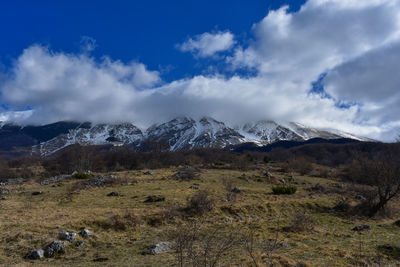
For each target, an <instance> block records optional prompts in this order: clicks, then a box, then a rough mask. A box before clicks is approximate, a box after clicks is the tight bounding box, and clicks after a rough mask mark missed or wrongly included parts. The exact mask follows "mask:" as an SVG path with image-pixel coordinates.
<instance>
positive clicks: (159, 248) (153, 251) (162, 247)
mask: <svg viewBox="0 0 400 267" xmlns="http://www.w3.org/2000/svg"><path fill="white" fill-rule="evenodd" d="M171 249H172V245H171V243H169V242H158V243H157V244H155V245H153V246H151V247H149V248H148V249H147V250H146V251H145V253H144V254H150V255H157V254H161V253H165V252H167V251H169V250H171Z"/></svg>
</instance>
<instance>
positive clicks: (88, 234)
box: [79, 228, 93, 238]
mask: <svg viewBox="0 0 400 267" xmlns="http://www.w3.org/2000/svg"><path fill="white" fill-rule="evenodd" d="M79 235H80V236H81V237H83V238H90V237H92V236H93V233H92V231H89V230H88V229H86V228H82V229H81V230H80V231H79Z"/></svg>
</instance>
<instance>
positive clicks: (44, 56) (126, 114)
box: [2, 45, 160, 123]
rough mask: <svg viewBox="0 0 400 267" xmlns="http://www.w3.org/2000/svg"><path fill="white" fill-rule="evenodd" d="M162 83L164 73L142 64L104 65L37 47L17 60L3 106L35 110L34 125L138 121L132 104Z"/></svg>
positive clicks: (4, 89) (4, 88)
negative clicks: (57, 122) (88, 121)
mask: <svg viewBox="0 0 400 267" xmlns="http://www.w3.org/2000/svg"><path fill="white" fill-rule="evenodd" d="M159 81H160V78H159V75H158V72H157V71H149V70H147V69H146V67H145V66H144V65H143V64H141V63H136V62H134V63H130V64H124V63H122V62H120V61H112V60H111V59H109V58H104V59H103V60H102V61H101V62H99V63H98V62H96V61H95V60H94V59H92V58H90V57H88V56H87V55H84V54H82V55H73V54H65V53H54V52H51V51H50V50H49V49H47V48H45V47H42V46H38V45H34V46H31V47H29V48H28V49H25V50H24V52H23V53H22V54H21V56H20V57H19V58H18V59H17V60H16V62H15V64H14V68H13V70H12V72H11V74H10V77H9V79H8V80H6V82H5V83H4V84H3V85H2V100H3V101H5V102H6V103H10V104H11V105H12V106H13V107H14V108H20V109H22V108H26V107H32V108H33V112H32V116H31V117H30V118H29V120H30V121H31V122H38V123H40V122H48V121H56V120H82V119H83V120H92V121H99V120H100V119H101V120H105V121H112V120H132V119H134V116H133V115H134V114H132V113H133V112H134V111H133V110H132V109H131V105H132V102H133V101H134V100H135V99H137V98H140V95H141V94H143V93H141V89H143V88H148V87H152V86H154V85H155V84H157V83H158V82H159Z"/></svg>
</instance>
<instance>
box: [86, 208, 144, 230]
mask: <svg viewBox="0 0 400 267" xmlns="http://www.w3.org/2000/svg"><path fill="white" fill-rule="evenodd" d="M141 223H142V221H141V219H140V218H139V217H137V216H136V215H134V214H133V213H130V212H127V213H126V214H125V215H123V216H121V215H114V216H111V217H109V218H107V219H103V220H97V221H93V224H94V225H96V226H98V227H100V228H103V229H105V230H108V229H112V230H115V231H126V230H127V229H128V228H134V227H136V226H138V225H140V224H141Z"/></svg>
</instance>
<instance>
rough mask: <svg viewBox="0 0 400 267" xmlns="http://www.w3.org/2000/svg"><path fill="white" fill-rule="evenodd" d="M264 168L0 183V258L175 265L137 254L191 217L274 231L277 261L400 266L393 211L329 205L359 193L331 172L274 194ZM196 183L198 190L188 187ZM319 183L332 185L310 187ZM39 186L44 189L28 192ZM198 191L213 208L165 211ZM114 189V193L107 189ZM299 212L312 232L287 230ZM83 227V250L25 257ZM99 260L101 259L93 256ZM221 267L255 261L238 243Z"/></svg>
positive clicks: (261, 235) (263, 236)
mask: <svg viewBox="0 0 400 267" xmlns="http://www.w3.org/2000/svg"><path fill="white" fill-rule="evenodd" d="M265 168H266V167H260V168H259V169H256V170H251V171H246V172H242V171H236V170H226V169H202V170H201V172H200V177H199V178H198V179H196V180H193V181H179V180H176V179H172V178H171V176H172V175H173V174H174V173H175V172H176V171H177V169H174V168H171V169H159V170H152V172H153V173H151V174H149V173H147V174H146V172H145V171H129V172H119V173H115V174H116V175H118V177H119V178H118V179H119V180H120V181H121V183H116V184H114V185H112V186H104V187H92V188H88V189H81V190H74V189H76V188H77V186H76V184H77V183H82V180H77V179H75V180H69V181H65V182H60V183H54V184H49V185H39V184H38V183H37V181H35V180H32V181H30V182H27V183H23V184H19V185H13V186H5V187H3V189H4V188H6V189H8V190H9V192H8V193H5V194H3V195H4V196H5V199H3V200H1V201H0V205H1V212H0V240H1V245H0V265H2V266H176V260H175V259H176V255H175V253H174V251H170V252H167V253H163V254H159V255H142V252H143V251H145V250H146V248H147V247H148V246H150V245H153V244H155V243H157V242H160V241H171V242H173V233H176V231H177V230H179V227H181V224H185V222H187V221H188V220H195V221H197V222H199V223H200V224H201V226H202V229H210V230H211V229H214V228H215V227H221V228H224V229H229V231H233V232H235V233H237V234H238V235H239V232H246V231H247V230H248V229H255V230H254V233H255V238H256V239H257V240H260V241H261V240H267V239H275V238H276V237H277V239H278V241H279V242H284V243H285V244H286V245H285V246H281V247H279V248H278V249H276V250H275V251H274V253H273V255H272V258H273V262H274V264H275V265H276V266H296V264H298V265H297V266H400V261H399V260H396V258H397V257H398V256H399V255H398V253H399V250H398V249H399V248H400V227H398V226H396V225H394V221H395V220H396V218H395V217H392V218H386V219H382V218H381V219H374V220H368V219H365V218H357V217H348V216H344V215H342V214H340V213H337V212H332V211H330V209H331V208H332V207H334V206H335V205H336V204H337V203H338V202H339V201H340V200H341V199H343V198H344V197H348V198H349V199H351V201H356V200H355V199H354V196H352V195H348V194H346V190H347V186H346V185H345V186H344V187H343V186H342V185H339V182H336V181H333V180H329V179H323V178H316V177H308V176H300V175H296V174H294V179H295V180H294V183H295V185H296V186H297V188H298V190H297V192H296V193H295V194H293V195H273V194H272V190H271V188H272V186H273V184H274V183H273V182H271V181H270V180H269V179H267V178H266V177H265V176H263V175H262V173H263V172H265ZM269 170H270V172H271V174H272V175H273V177H274V178H275V179H274V181H279V179H281V178H283V179H285V180H286V181H287V180H288V177H289V176H288V174H284V173H280V172H278V171H277V170H276V169H269ZM227 181H230V183H231V184H232V185H234V186H236V187H239V188H240V189H241V190H242V192H241V193H238V194H236V201H227V200H226V195H227V191H226V184H227ZM275 183H277V182H275ZM194 184H196V186H197V187H198V189H193V188H190V187H191V186H192V185H194ZM316 184H319V185H321V186H323V187H324V188H325V189H330V190H327V191H326V192H320V191H315V190H314V191H313V190H312V189H311V188H313V187H314V186H315V185H316ZM39 190H40V191H42V194H39V195H32V192H34V191H39ZM199 190H207V191H209V192H210V194H211V196H212V198H214V199H215V203H216V207H215V209H214V210H212V211H210V212H208V213H206V214H204V215H201V216H197V217H196V216H194V217H191V218H189V217H187V216H179V215H176V214H175V213H174V212H172V211H171V209H172V208H171V207H179V206H184V205H185V204H186V202H187V199H188V198H189V197H190V196H192V195H193V194H195V193H196V192H197V191H199ZM110 192H117V193H118V195H119V196H107V194H109V193H110ZM149 195H161V196H163V197H165V201H161V202H154V203H144V201H145V199H146V198H147V196H149ZM398 204H399V202H396V201H395V202H393V203H392V205H394V206H395V205H398ZM296 213H306V214H308V215H309V216H310V217H311V218H312V219H313V220H314V221H315V226H314V227H313V229H311V230H310V231H287V230H285V227H287V226H289V225H291V224H292V217H293V216H294V215H295V214H296ZM360 223H365V224H370V225H371V229H370V230H368V231H364V232H363V233H362V234H358V233H356V232H354V231H352V228H353V227H354V226H356V225H358V224H360ZM82 227H86V228H88V229H90V230H91V231H93V233H94V237H93V238H91V239H86V240H84V241H85V245H84V246H83V247H76V246H74V245H73V244H68V246H67V248H66V252H65V254H62V255H59V256H57V257H55V258H44V259H41V260H25V259H24V258H23V257H24V255H25V254H26V253H27V252H28V251H30V250H31V249H36V248H41V247H44V246H45V245H46V244H48V243H50V242H51V241H53V240H56V239H57V234H58V232H59V231H63V230H64V231H74V232H78V231H79V229H80V228H82ZM77 239H78V240H83V239H81V237H79V236H78V237H77ZM384 245H389V246H390V248H392V250H390V249H385V248H384V247H382V246H384ZM393 248H394V250H393ZM254 254H255V257H256V261H257V262H258V264H259V266H268V263H267V260H268V259H267V256H266V255H265V253H263V252H262V250H256V251H255V253H254ZM99 258H103V261H102V262H97V261H96V259H99ZM300 263H303V264H304V265H301V264H300ZM363 264H364V265H363ZM218 266H254V265H252V260H251V258H250V257H249V255H248V253H246V251H245V250H244V249H241V248H240V247H235V248H232V249H231V250H229V251H227V253H224V255H223V256H221V260H220V262H219V265H218Z"/></svg>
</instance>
